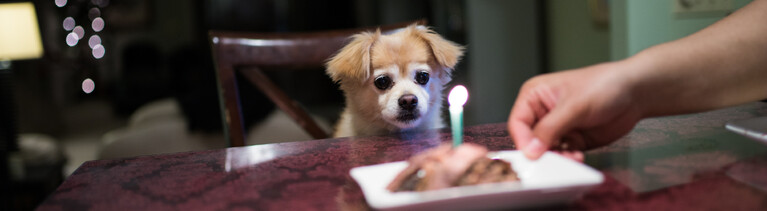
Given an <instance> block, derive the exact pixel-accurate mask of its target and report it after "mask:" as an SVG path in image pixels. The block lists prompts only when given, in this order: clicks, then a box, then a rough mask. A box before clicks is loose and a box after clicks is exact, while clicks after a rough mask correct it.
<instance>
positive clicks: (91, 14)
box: [88, 7, 101, 20]
mask: <svg viewBox="0 0 767 211" xmlns="http://www.w3.org/2000/svg"><path fill="white" fill-rule="evenodd" d="M98 17H101V10H99V8H96V7H94V8H91V9H90V10H88V18H89V19H91V20H93V19H96V18H98Z"/></svg>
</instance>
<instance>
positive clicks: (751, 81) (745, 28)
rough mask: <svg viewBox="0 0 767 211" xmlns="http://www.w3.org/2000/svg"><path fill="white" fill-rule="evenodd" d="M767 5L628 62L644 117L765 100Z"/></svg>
mask: <svg viewBox="0 0 767 211" xmlns="http://www.w3.org/2000/svg"><path fill="white" fill-rule="evenodd" d="M765 11H767V0H756V1H754V2H752V3H751V4H749V5H748V6H746V7H744V8H742V9H741V10H739V11H737V12H735V13H733V14H732V15H730V16H728V17H726V18H725V19H723V20H721V21H719V22H717V23H715V24H713V25H712V26H710V27H708V28H706V29H704V30H701V31H699V32H697V33H695V34H693V35H690V36H688V37H685V38H682V39H680V40H676V41H673V42H669V43H665V44H662V45H658V46H655V47H652V48H649V49H647V50H644V51H642V52H640V53H639V54H637V55H636V56H634V57H632V58H629V59H627V60H625V61H622V62H624V63H627V66H633V67H636V68H632V69H631V70H627V71H626V74H629V75H630V77H629V78H630V80H631V81H632V86H633V90H634V92H633V93H634V95H635V99H637V102H636V103H638V104H639V105H640V107H641V110H642V111H643V113H644V115H645V116H647V117H650V116H660V115H671V114H680V113H690V112H698V111H704V110H709V109H715V108H721V107H725V106H731V105H736V104H740V103H745V102H749V101H754V100H760V99H764V98H767V12H765Z"/></svg>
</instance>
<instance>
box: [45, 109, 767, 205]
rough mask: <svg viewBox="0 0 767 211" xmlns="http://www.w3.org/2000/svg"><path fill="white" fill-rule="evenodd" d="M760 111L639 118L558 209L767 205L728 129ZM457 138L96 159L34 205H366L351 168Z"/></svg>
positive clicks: (764, 150)
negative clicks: (586, 185)
mask: <svg viewBox="0 0 767 211" xmlns="http://www.w3.org/2000/svg"><path fill="white" fill-rule="evenodd" d="M756 116H767V104H765V103H751V104H746V105H742V106H737V107H733V108H728V109H722V110H717V111H712V112H706V113H700V114H692V115H684V116H672V117H663V118H654V119H648V120H644V121H642V122H640V123H639V125H638V126H637V127H636V128H635V129H634V130H633V131H632V132H631V133H630V134H629V135H627V136H626V137H624V138H622V139H621V140H619V141H617V142H616V143H614V144H612V145H610V146H608V147H604V148H600V149H596V150H592V151H589V152H587V153H586V163H587V164H589V165H590V166H592V167H594V168H596V169H598V170H601V171H602V172H603V173H605V175H606V181H605V183H604V184H602V185H600V186H598V187H597V188H595V189H593V190H592V191H590V192H588V193H586V194H585V195H584V196H583V197H582V198H580V199H578V200H576V201H575V202H572V203H570V204H565V205H552V206H556V207H557V208H565V209H584V208H585V209H592V208H600V209H604V208H607V209H611V208H612V209H627V208H633V209H653V208H654V209H666V210H673V209H679V208H683V209H696V208H697V209H702V208H706V209H747V210H759V209H761V210H764V209H765V208H767V207H765V206H767V204H765V203H764V202H765V201H767V192H766V191H767V177H765V176H764V175H767V146H764V145H763V144H761V143H759V142H755V141H751V140H749V139H747V138H745V137H743V136H740V135H737V134H735V133H731V132H728V131H727V130H725V129H724V124H725V123H726V122H728V121H732V120H738V119H746V118H751V117H756ZM450 139H451V135H450V131H449V130H447V129H445V130H434V131H428V132H422V133H403V134H392V135H387V136H371V137H355V138H340V139H324V140H313V141H304V142H291V143H280V144H267V145H256V146H247V147H238V148H228V149H220V150H209V151H199V152H187V153H176V154H164V155H154V156H143V157H135V158H127V159H119V160H99V161H90V162H86V163H85V164H83V165H82V166H81V167H80V168H79V169H78V170H77V171H75V173H73V174H72V176H70V177H69V178H68V179H67V180H66V181H65V182H64V183H63V184H62V185H61V186H60V187H59V188H58V189H57V190H56V191H55V192H54V193H53V194H52V195H51V196H50V197H49V198H48V199H47V200H46V201H45V202H44V203H43V204H42V205H41V206H40V207H39V209H40V210H58V209H65V210H88V209H95V210H115V209H117V210H139V209H140V210H145V209H152V210H156V209H192V210H234V209H244V210H317V209H319V210H338V209H345V210H346V209H349V210H357V209H369V207H368V206H367V204H366V203H365V201H364V196H363V195H362V193H361V191H360V189H359V186H358V185H357V184H356V183H355V182H354V181H353V180H352V179H351V178H350V177H349V174H348V172H349V169H351V168H353V167H357V166H364V165H370V164H376V163H383V162H391V161H400V160H405V159H407V158H408V157H409V156H411V155H413V154H415V153H418V152H420V151H422V150H425V149H427V148H430V147H433V146H436V145H438V144H440V143H441V142H447V141H450ZM464 141H465V142H473V143H478V144H482V145H485V146H487V147H488V148H489V149H490V150H508V149H513V148H514V145H513V143H512V141H511V139H510V138H509V136H508V132H507V131H506V124H505V123H497V124H488V125H479V126H472V127H467V128H466V129H465V133H464Z"/></svg>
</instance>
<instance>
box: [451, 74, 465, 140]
mask: <svg viewBox="0 0 767 211" xmlns="http://www.w3.org/2000/svg"><path fill="white" fill-rule="evenodd" d="M468 98H469V91H467V90H466V87H464V86H462V85H458V86H455V87H453V89H452V90H450V94H448V95H447V102H448V104H450V109H449V110H450V123H451V124H450V125H451V128H452V129H453V147H458V145H461V143H463V104H465V103H466V100H467V99H468Z"/></svg>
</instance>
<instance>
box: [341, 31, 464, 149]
mask: <svg viewBox="0 0 767 211" xmlns="http://www.w3.org/2000/svg"><path fill="white" fill-rule="evenodd" d="M351 38H352V41H351V42H350V43H349V44H348V45H346V46H345V47H344V48H343V49H341V50H340V51H339V52H338V53H337V54H336V55H335V56H333V58H331V59H330V60H329V61H328V62H327V74H328V75H329V76H330V77H331V78H332V79H333V81H335V82H337V83H339V84H340V87H341V90H343V92H344V95H345V96H346V108H345V110H344V111H343V113H342V114H341V118H340V120H339V122H338V124H337V125H336V129H335V133H333V137H347V136H360V135H378V134H386V133H391V132H396V131H408V130H421V129H429V128H441V127H443V126H444V123H443V121H442V116H441V109H442V102H443V97H442V90H443V86H444V85H445V84H447V83H448V82H450V75H451V72H452V70H453V67H454V66H455V65H456V63H458V60H459V59H460V57H461V56H462V55H463V47H462V46H459V45H457V44H455V43H453V42H451V41H448V40H445V39H443V38H442V37H441V36H440V35H438V34H436V33H435V32H434V31H432V30H430V29H428V28H426V27H424V26H419V25H411V26H408V27H407V28H405V29H403V30H400V31H398V32H395V33H393V34H389V35H383V34H381V31H380V29H379V30H377V31H376V32H363V33H360V34H356V35H354V36H352V37H351Z"/></svg>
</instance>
